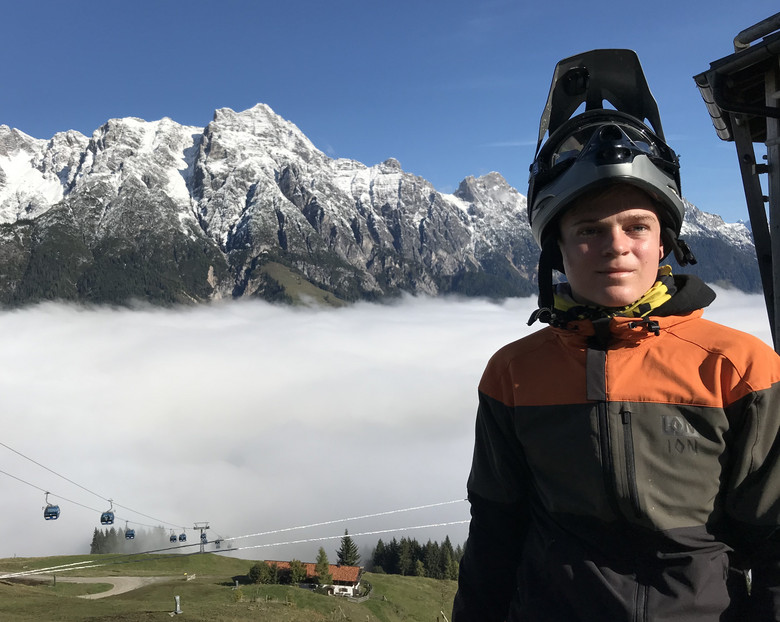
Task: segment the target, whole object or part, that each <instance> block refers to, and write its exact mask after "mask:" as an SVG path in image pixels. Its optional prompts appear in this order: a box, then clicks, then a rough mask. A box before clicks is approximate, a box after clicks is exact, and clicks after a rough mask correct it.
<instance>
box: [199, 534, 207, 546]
mask: <svg viewBox="0 0 780 622" xmlns="http://www.w3.org/2000/svg"><path fill="white" fill-rule="evenodd" d="M207 542H208V538H206V534H205V533H202V534H200V543H201V544H206V543H207Z"/></svg>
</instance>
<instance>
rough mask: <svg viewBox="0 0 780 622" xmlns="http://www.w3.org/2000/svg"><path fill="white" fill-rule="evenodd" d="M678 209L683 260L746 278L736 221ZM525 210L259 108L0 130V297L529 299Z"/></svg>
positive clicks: (748, 250) (515, 199)
mask: <svg viewBox="0 0 780 622" xmlns="http://www.w3.org/2000/svg"><path fill="white" fill-rule="evenodd" d="M689 208H690V209H689V212H688V217H687V219H686V223H685V226H684V229H683V234H684V236H685V237H686V239H687V240H688V241H689V243H690V244H691V246H692V247H693V248H694V250H695V251H696V252H697V255H698V257H699V259H700V262H699V264H698V266H696V269H697V270H696V271H698V273H699V274H700V275H701V276H703V277H704V278H705V279H707V280H708V281H711V282H713V281H714V282H720V283H730V284H732V285H734V286H736V287H739V288H742V289H746V290H749V291H758V290H759V289H760V283H759V278H758V271H757V268H756V261H755V255H754V251H753V246H752V241H751V236H750V232H749V231H748V230H747V228H746V227H745V226H744V225H743V224H740V223H737V224H726V223H724V222H723V221H722V220H721V219H720V218H719V217H718V216H714V215H712V214H706V213H703V212H701V211H699V210H697V209H696V208H695V207H693V206H689ZM525 211H526V199H525V197H524V196H523V195H521V194H520V193H519V192H518V191H517V190H516V189H514V188H512V187H510V186H509V184H508V183H507V182H506V181H505V180H504V178H503V177H501V175H499V174H498V173H490V174H488V175H485V176H484V177H480V178H474V177H468V178H467V179H464V180H463V181H462V182H461V184H460V186H459V188H458V189H457V191H456V192H455V193H453V194H444V193H441V192H438V191H437V190H436V189H435V188H434V187H433V186H432V185H431V184H430V183H429V182H428V181H426V180H425V179H422V178H421V177H417V176H415V175H413V174H411V173H408V172H405V171H403V170H402V168H401V165H400V164H399V163H398V161H396V160H395V159H393V158H389V159H387V160H386V161H384V162H382V163H381V164H377V165H375V166H366V165H364V164H361V163H360V162H356V161H354V160H347V159H332V158H329V157H327V156H326V155H325V154H324V153H323V152H321V151H320V150H318V149H317V148H316V147H315V146H314V145H313V144H312V143H311V141H309V139H308V138H307V137H306V136H305V135H304V134H303V133H302V132H301V131H300V130H299V129H298V128H297V127H296V126H295V125H294V124H292V123H290V122H289V121H286V120H284V119H282V118H281V117H279V116H278V115H276V114H275V113H274V112H273V111H272V110H271V109H270V108H269V107H268V106H266V105H263V104H258V105H257V106H255V107H254V108H251V109H249V110H245V111H243V112H234V111H233V110H230V109H227V108H223V109H220V110H217V111H216V112H215V114H214V119H213V121H212V122H211V123H209V124H208V126H206V127H205V128H199V127H190V126H184V125H180V124H178V123H176V122H174V121H172V120H170V119H167V118H165V119H161V120H159V121H152V122H147V121H143V120H140V119H135V118H124V119H112V120H110V121H108V122H107V123H106V124H104V125H103V126H102V127H100V128H98V129H97V130H96V131H95V132H94V133H93V135H92V136H91V137H89V138H88V137H86V136H84V135H82V134H80V133H78V132H75V131H68V132H62V133H58V134H56V135H55V136H54V137H53V138H51V139H50V140H42V139H35V138H32V137H30V136H27V135H25V134H24V133H22V132H20V131H18V130H15V129H11V128H9V127H7V126H0V302H2V303H5V304H24V303H28V302H34V301H38V300H44V299H66V300H78V301H84V302H98V303H100V302H110V303H125V302H128V301H130V300H146V301H150V302H154V303H172V302H184V301H205V300H213V299H218V298H222V297H244V296H260V297H263V298H265V299H270V300H283V301H295V300H297V299H300V298H301V297H304V296H309V297H312V298H315V299H320V300H328V301H330V302H331V303H338V302H339V301H354V300H359V299H382V298H385V297H388V296H393V295H397V294H398V293H400V292H409V293H413V294H430V295H437V294H442V293H459V294H463V295H484V296H492V297H501V296H512V295H530V294H532V293H534V291H535V286H534V279H535V270H536V259H537V252H538V251H537V248H536V245H535V243H534V241H533V238H532V237H531V232H530V228H529V227H528V225H527V223H526V216H525ZM710 254H711V256H712V258H713V259H712V260H709V257H707V256H708V255H710ZM714 258H717V261H715V259H714ZM686 271H689V270H686Z"/></svg>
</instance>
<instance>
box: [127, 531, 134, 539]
mask: <svg viewBox="0 0 780 622" xmlns="http://www.w3.org/2000/svg"><path fill="white" fill-rule="evenodd" d="M133 539H135V529H128V530H127V531H125V540H133Z"/></svg>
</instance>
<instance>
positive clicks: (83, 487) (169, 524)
mask: <svg viewBox="0 0 780 622" xmlns="http://www.w3.org/2000/svg"><path fill="white" fill-rule="evenodd" d="M0 446H2V447H5V448H6V449H7V450H9V451H12V452H13V453H15V454H16V455H18V456H21V457H22V458H24V459H25V460H29V461H30V462H32V463H33V464H35V465H36V466H39V467H41V468H42V469H45V470H46V471H48V472H49V473H52V474H53V475H56V476H57V477H59V478H61V479H64V480H65V481H66V482H68V483H70V484H73V485H74V486H77V487H78V488H81V489H82V490H84V491H86V492H88V493H89V494H91V495H94V496H96V497H98V498H99V499H102V500H103V501H108V502H109V503H111V504H112V506H116V507H118V508H122V509H123V510H127V511H128V512H132V513H133V514H137V515H138V516H143V517H144V518H148V519H150V520H153V521H157V523H158V524H162V525H166V526H175V525H177V524H178V523H172V522H168V521H163V520H160V519H159V518H156V517H154V516H149V515H148V514H144V513H143V512H139V511H137V510H134V509H132V508H129V507H127V506H125V505H121V504H119V503H116V502H114V501H113V500H111V499H108V498H106V497H104V496H103V495H100V494H98V493H96V492H95V491H94V490H90V489H89V488H87V487H86V486H82V485H81V484H79V483H78V482H74V481H73V480H72V479H70V478H68V477H65V476H64V475H62V474H60V473H58V472H57V471H55V470H54V469H50V468H49V467H47V466H46V465H44V464H41V463H40V462H38V461H37V460H33V459H32V458H30V457H29V456H25V455H24V454H23V453H22V452H20V451H17V450H16V449H14V448H13V447H9V446H8V445H6V444H5V443H3V442H0ZM0 473H3V474H4V475H8V477H13V478H14V479H15V480H18V481H20V482H22V483H23V484H27V485H28V486H32V487H33V488H37V489H38V490H40V491H41V492H46V491H45V490H44V489H43V488H40V487H39V486H36V485H35V484H31V483H30V482H26V481H24V480H23V479H21V478H19V477H16V476H15V475H11V474H10V473H6V472H5V471H2V470H0ZM52 494H54V493H52ZM55 496H56V497H59V498H60V499H63V500H65V501H68V502H69V503H75V504H76V505H80V506H81V507H83V508H87V509H90V510H92V511H95V512H98V510H95V509H94V508H89V507H87V506H86V505H82V504H81V503H77V502H75V501H71V500H70V499H66V498H65V497H61V496H60V495H55ZM103 514H106V512H104V513H103ZM133 523H134V524H136V525H141V526H143V527H152V528H153V527H156V526H157V525H145V524H143V523H139V522H138V521H133ZM105 524H111V523H105Z"/></svg>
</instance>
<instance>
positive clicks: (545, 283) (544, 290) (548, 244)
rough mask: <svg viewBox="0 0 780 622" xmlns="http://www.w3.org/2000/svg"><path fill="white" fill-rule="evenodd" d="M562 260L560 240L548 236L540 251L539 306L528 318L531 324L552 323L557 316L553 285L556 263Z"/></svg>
mask: <svg viewBox="0 0 780 622" xmlns="http://www.w3.org/2000/svg"><path fill="white" fill-rule="evenodd" d="M560 262H561V251H560V248H559V247H558V240H557V239H556V238H555V236H548V237H547V239H546V240H545V241H544V243H543V244H542V252H541V253H539V269H538V272H537V277H536V280H537V283H538V284H539V298H538V306H539V308H538V309H537V310H536V311H534V312H533V313H532V314H531V317H530V318H528V325H529V326H530V325H531V324H533V323H534V322H536V320H539V321H540V322H544V323H547V324H548V323H550V322H551V321H552V320H553V319H554V316H555V310H554V307H553V305H554V301H555V298H554V292H555V290H554V287H553V269H554V268H556V264H559V263H560Z"/></svg>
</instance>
